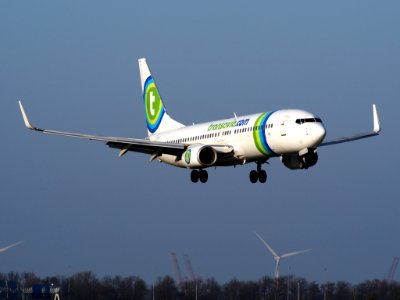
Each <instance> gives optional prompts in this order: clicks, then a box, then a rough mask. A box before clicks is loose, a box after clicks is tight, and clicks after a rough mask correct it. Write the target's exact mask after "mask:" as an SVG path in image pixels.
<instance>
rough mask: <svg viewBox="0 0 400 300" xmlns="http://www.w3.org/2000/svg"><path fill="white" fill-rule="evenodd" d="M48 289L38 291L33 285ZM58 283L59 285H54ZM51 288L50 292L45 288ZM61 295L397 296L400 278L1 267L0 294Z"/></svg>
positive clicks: (98, 298) (139, 298)
mask: <svg viewBox="0 0 400 300" xmlns="http://www.w3.org/2000/svg"><path fill="white" fill-rule="evenodd" d="M38 286H39V287H40V286H47V287H51V288H50V289H43V291H44V290H46V291H47V292H43V293H42V294H38V293H37V291H36V292H35V288H32V287H36V290H37V287H38ZM58 288H59V289H58ZM48 291H51V292H48ZM57 291H58V296H59V298H60V299H62V300H64V299H65V300H152V299H156V300H157V299H162V300H186V299H193V300H194V299H199V300H239V299H240V300H243V299H245V300H252V299H257V300H263V299H265V300H267V299H268V300H280V299H286V300H290V299H292V300H296V299H301V300H325V299H326V300H349V299H353V300H355V299H363V300H364V299H365V300H375V299H376V300H392V299H393V300H394V299H396V300H399V299H400V284H399V283H398V282H391V283H388V282H386V281H382V280H370V281H365V282H362V283H360V284H356V285H352V284H349V283H347V282H344V281H338V282H326V283H323V284H319V283H316V282H314V281H311V282H310V281H307V280H306V279H304V278H297V277H294V276H286V277H282V278H280V279H279V280H278V281H277V280H275V279H273V278H270V277H262V278H261V279H259V280H257V281H241V280H238V279H235V278H234V279H232V280H230V281H229V282H226V283H224V284H219V283H218V282H217V281H216V280H215V279H212V278H210V279H198V280H196V281H193V282H185V283H182V284H180V285H179V286H178V285H177V284H176V283H175V281H174V280H173V279H172V278H171V277H169V276H165V277H162V278H158V279H157V280H155V282H154V285H153V284H152V283H151V284H147V283H146V282H145V281H144V280H143V279H141V278H140V277H137V276H128V277H121V276H114V277H109V276H106V277H103V278H101V279H99V278H97V277H96V276H95V275H94V274H93V273H91V272H81V273H77V274H74V275H72V276H52V277H45V278H40V277H37V276H36V275H35V274H33V273H22V274H19V273H8V274H1V273H0V299H26V300H29V299H40V298H42V299H43V298H45V299H58V298H57V297H58V296H55V294H54V293H55V292H57Z"/></svg>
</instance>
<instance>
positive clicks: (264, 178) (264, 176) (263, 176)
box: [258, 170, 267, 183]
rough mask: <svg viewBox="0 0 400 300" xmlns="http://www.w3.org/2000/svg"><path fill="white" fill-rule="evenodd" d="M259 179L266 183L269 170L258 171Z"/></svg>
mask: <svg viewBox="0 0 400 300" xmlns="http://www.w3.org/2000/svg"><path fill="white" fill-rule="evenodd" d="M258 180H259V181H260V182H261V183H265V182H266V181H267V172H265V171H264V170H261V171H260V172H258Z"/></svg>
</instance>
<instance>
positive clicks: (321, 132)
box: [313, 123, 326, 146]
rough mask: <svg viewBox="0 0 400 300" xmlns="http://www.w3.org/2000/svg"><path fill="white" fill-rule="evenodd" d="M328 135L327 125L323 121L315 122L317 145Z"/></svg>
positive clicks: (314, 130) (314, 132) (314, 133)
mask: <svg viewBox="0 0 400 300" xmlns="http://www.w3.org/2000/svg"><path fill="white" fill-rule="evenodd" d="M325 135H326V131H325V127H324V125H323V124H322V123H320V124H315V128H314V129H313V136H314V137H315V145H316V146H317V145H319V144H321V142H322V141H323V140H324V138H325Z"/></svg>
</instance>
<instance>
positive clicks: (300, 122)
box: [296, 118, 322, 124]
mask: <svg viewBox="0 0 400 300" xmlns="http://www.w3.org/2000/svg"><path fill="white" fill-rule="evenodd" d="M296 123H297V124H303V123H322V121H321V119H320V118H305V119H297V120H296Z"/></svg>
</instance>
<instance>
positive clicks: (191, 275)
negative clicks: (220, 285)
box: [183, 254, 196, 282]
mask: <svg viewBox="0 0 400 300" xmlns="http://www.w3.org/2000/svg"><path fill="white" fill-rule="evenodd" d="M183 261H184V263H185V267H186V272H187V273H188V277H189V281H190V282H193V281H195V280H196V277H195V276H194V272H193V268H192V263H191V262H190V259H189V255H187V254H185V255H184V256H183Z"/></svg>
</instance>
